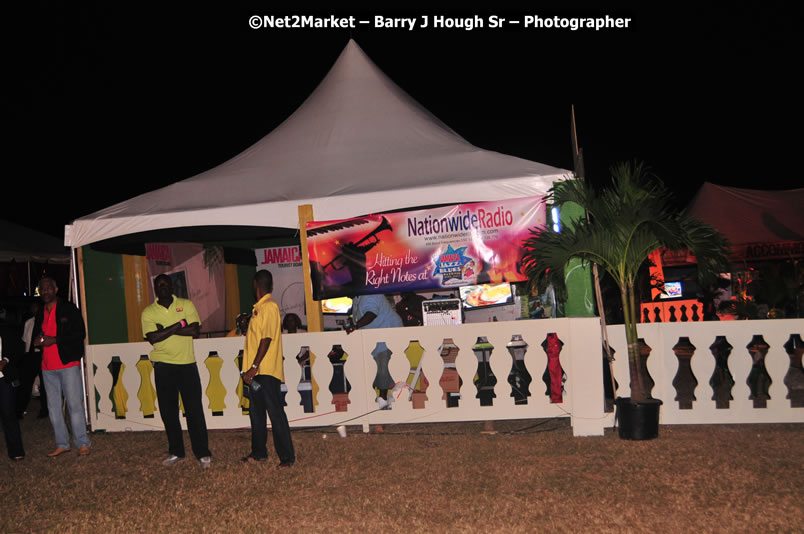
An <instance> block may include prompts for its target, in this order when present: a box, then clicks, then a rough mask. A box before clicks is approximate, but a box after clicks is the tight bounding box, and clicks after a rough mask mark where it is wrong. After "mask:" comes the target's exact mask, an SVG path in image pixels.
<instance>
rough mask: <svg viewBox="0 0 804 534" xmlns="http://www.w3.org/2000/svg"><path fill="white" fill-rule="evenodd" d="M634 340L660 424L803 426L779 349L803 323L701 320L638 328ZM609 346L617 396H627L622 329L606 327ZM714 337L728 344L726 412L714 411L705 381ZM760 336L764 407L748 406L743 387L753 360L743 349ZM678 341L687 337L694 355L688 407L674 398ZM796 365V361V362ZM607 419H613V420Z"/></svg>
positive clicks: (803, 332)
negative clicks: (645, 352) (641, 351)
mask: <svg viewBox="0 0 804 534" xmlns="http://www.w3.org/2000/svg"><path fill="white" fill-rule="evenodd" d="M638 331H639V336H640V337H641V338H642V339H644V340H645V343H646V344H647V345H648V346H649V347H651V352H650V356H649V357H648V360H647V362H648V371H649V373H650V375H651V377H652V378H653V380H654V382H655V383H656V385H655V386H654V388H653V397H654V398H657V399H661V400H662V401H663V405H662V408H661V410H660V415H659V423H660V424H665V425H669V424H712V423H783V422H804V407H800V408H793V407H791V402H790V399H788V398H786V397H787V395H788V388H787V386H786V385H785V383H784V379H785V376H786V375H787V373H788V370H789V368H790V357H789V356H788V354H787V352H786V351H785V348H784V345H785V343H787V342H788V340H789V339H790V336H791V334H799V335H802V336H804V319H775V320H761V321H707V322H697V323H692V322H690V323H652V324H640V325H639V326H638ZM608 335H609V342H610V343H611V346H612V348H614V350H615V351H616V353H615V362H614V375H615V377H616V379H617V381H618V382H619V389H618V391H617V394H618V396H621V397H627V396H629V375H628V354H627V348H626V342H625V329H624V328H623V326H622V325H615V326H610V327H608ZM718 336H723V337H724V338H725V340H726V341H728V343H729V344H730V345H731V347H732V348H731V353H730V355H729V357H728V369H729V372H730V373H731V376H732V377H733V379H734V386H733V387H732V388H731V396H732V397H733V400H731V401H729V403H728V404H729V406H728V408H720V409H719V408H717V407H716V402H715V400H713V399H712V397H713V395H714V391H713V388H712V386H711V385H710V383H709V382H710V379H711V378H712V375H713V374H714V371H715V357H714V356H713V354H712V351H711V350H710V347H711V346H712V344H713V343H714V342H715V340H716V339H717V337H718ZM754 336H762V339H763V340H764V341H765V343H767V345H768V346H769V347H768V350H767V355H766V356H765V358H764V363H765V368H766V369H767V373H768V375H769V376H770V379H771V380H772V382H771V384H770V387H769V388H768V395H769V397H770V398H769V399H768V400H767V404H766V407H764V408H760V407H754V401H753V400H752V399H750V396H751V388H750V387H749V384H748V383H747V381H748V378H749V375H751V372H752V366H753V363H754V362H753V360H752V357H751V353H750V352H749V350H748V349H747V348H746V347H747V346H748V345H749V344H750V343H751V342H752V340H753V339H754ZM681 337H688V338H689V341H690V343H692V345H693V346H694V347H695V351H694V353H693V355H692V358H691V360H690V364H691V366H690V367H691V371H692V374H693V375H694V376H695V379H696V380H697V382H698V383H697V386H696V387H695V390H694V396H695V400H693V401H692V407H691V409H681V408H680V407H679V402H678V400H676V397H677V394H678V393H677V391H676V389H675V387H674V386H673V380H674V379H675V378H676V375H677V374H678V372H679V359H678V358H677V357H676V355H675V353H674V352H673V347H674V346H676V344H678V342H679V339H680V338H681ZM799 363H800V362H799ZM796 374H798V377H799V378H798V384H799V387H801V386H804V384H802V382H801V381H802V380H804V376H802V375H804V372H802V371H801V370H800V367H799V369H798V370H794V371H793V373H792V375H793V376H796ZM611 417H612V420H613V416H611Z"/></svg>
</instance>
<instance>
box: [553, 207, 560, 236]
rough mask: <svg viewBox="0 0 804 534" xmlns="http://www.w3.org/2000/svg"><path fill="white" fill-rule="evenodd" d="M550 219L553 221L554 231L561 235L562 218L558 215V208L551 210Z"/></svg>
mask: <svg viewBox="0 0 804 534" xmlns="http://www.w3.org/2000/svg"><path fill="white" fill-rule="evenodd" d="M550 218H551V219H552V220H553V231H554V232H555V233H557V234H558V233H561V216H560V215H559V213H558V206H553V207H552V208H550Z"/></svg>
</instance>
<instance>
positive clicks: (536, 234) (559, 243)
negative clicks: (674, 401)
mask: <svg viewBox="0 0 804 534" xmlns="http://www.w3.org/2000/svg"><path fill="white" fill-rule="evenodd" d="M611 174H612V181H611V185H609V186H608V187H606V188H604V189H603V190H601V191H596V190H595V189H594V188H593V187H592V186H591V185H590V184H589V183H588V182H587V181H585V180H583V179H577V180H569V181H565V182H561V183H560V184H557V185H556V186H555V187H553V188H552V189H551V190H550V193H549V194H548V197H547V199H546V202H548V203H551V204H553V205H556V206H559V208H560V206H561V205H563V204H565V203H567V202H574V203H576V204H578V205H580V206H581V207H582V208H584V209H585V210H586V213H587V217H586V218H585V219H579V220H577V221H573V222H572V223H571V224H566V225H564V227H563V228H562V230H561V232H559V233H557V232H553V231H552V230H551V229H546V228H544V229H542V228H540V229H535V230H531V235H530V237H529V238H528V239H527V240H526V241H525V244H524V248H525V253H524V256H523V263H524V265H525V267H526V270H527V273H528V277H529V279H530V281H531V283H533V284H536V285H538V286H540V287H545V286H547V285H549V284H552V285H553V287H554V288H555V290H556V294H557V296H558V297H559V298H561V297H564V298H566V288H565V285H564V266H565V265H567V262H569V261H570V260H571V259H574V258H579V259H581V260H582V261H583V262H591V263H595V264H597V265H598V267H599V268H600V269H603V270H604V271H606V272H607V273H608V274H609V275H610V276H611V277H612V279H613V280H614V281H615V283H616V284H617V286H618V287H619V293H620V300H621V305H622V310H623V317H624V328H625V337H626V340H627V343H628V369H629V375H630V383H631V397H630V398H620V399H618V400H617V414H618V418H619V421H620V436H621V437H624V438H629V439H648V438H652V437H656V435H658V411H659V405H660V404H661V401H660V400H658V399H652V398H650V396H649V394H648V392H647V391H648V390H647V388H646V387H645V384H644V377H645V373H644V369H642V366H643V365H644V362H643V360H642V358H640V354H639V335H638V333H637V323H638V322H639V307H638V302H637V287H638V286H637V284H638V273H639V270H640V266H642V265H643V264H644V263H645V261H646V260H647V259H648V256H649V255H650V254H651V252H653V251H655V250H656V249H659V248H662V247H665V248H668V249H671V250H680V249H689V250H690V252H691V253H692V254H693V255H695V257H696V259H697V262H698V277H699V279H700V281H701V284H702V287H706V286H707V285H708V284H710V283H712V281H713V280H714V278H715V277H716V276H717V273H718V272H724V271H726V270H727V269H728V261H727V257H728V243H727V241H726V239H725V237H723V236H722V235H721V234H720V233H718V232H717V231H716V230H715V229H714V228H712V227H711V226H710V225H708V224H705V223H703V222H701V221H699V220H697V219H693V218H691V217H688V216H686V215H685V214H684V213H683V212H681V211H679V210H677V209H674V208H673V206H672V204H671V194H670V192H669V190H668V189H667V187H666V186H665V185H664V184H663V183H662V182H661V180H659V179H658V178H656V177H655V176H653V175H651V174H648V173H647V172H646V169H645V168H644V166H643V165H642V164H641V163H621V164H618V165H616V166H614V167H613V168H612V169H611ZM595 362H597V360H595ZM643 412H645V413H647V415H645V413H643ZM653 413H655V417H653V416H651V415H650V414H653ZM626 419H628V421H634V422H635V423H636V424H639V423H640V422H643V423H645V424H647V425H653V424H655V426H656V428H655V431H653V430H651V429H645V428H636V429H634V430H633V432H631V431H629V433H630V435H624V433H623V423H624V421H626ZM654 420H655V421H654Z"/></svg>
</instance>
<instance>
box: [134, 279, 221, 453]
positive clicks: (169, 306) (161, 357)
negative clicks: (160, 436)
mask: <svg viewBox="0 0 804 534" xmlns="http://www.w3.org/2000/svg"><path fill="white" fill-rule="evenodd" d="M154 294H155V295H156V302H154V303H153V304H151V305H149V306H148V307H147V308H145V309H144V310H143V311H142V331H143V332H144V333H145V338H146V339H147V340H148V342H149V343H150V344H151V345H153V346H154V350H153V351H151V361H152V362H153V364H154V381H155V382H156V396H157V399H159V414H160V416H161V417H162V423H164V425H165V432H166V433H167V438H168V457H167V458H166V459H165V460H163V461H162V464H163V465H166V466H171V465H174V464H176V463H178V462H180V461H182V460H184V438H183V436H182V429H181V423H180V422H179V395H181V400H182V402H183V403H184V413H185V414H186V416H187V430H188V431H189V434H190V444H191V446H192V449H193V454H194V455H195V457H196V458H198V461H199V462H200V463H201V467H203V468H208V467H210V466H211V465H212V453H211V452H209V442H208V437H207V422H206V419H205V418H204V407H203V405H202V403H201V376H200V375H199V374H198V367H197V366H196V362H195V353H194V352H193V338H194V337H195V336H197V335H198V333H199V332H200V330H201V319H200V318H199V317H198V312H197V311H196V309H195V306H194V305H193V303H192V301H190V300H189V299H182V298H179V297H177V296H176V295H174V294H173V282H172V281H171V279H170V277H169V276H168V275H166V274H160V275H159V276H157V277H156V278H155V279H154Z"/></svg>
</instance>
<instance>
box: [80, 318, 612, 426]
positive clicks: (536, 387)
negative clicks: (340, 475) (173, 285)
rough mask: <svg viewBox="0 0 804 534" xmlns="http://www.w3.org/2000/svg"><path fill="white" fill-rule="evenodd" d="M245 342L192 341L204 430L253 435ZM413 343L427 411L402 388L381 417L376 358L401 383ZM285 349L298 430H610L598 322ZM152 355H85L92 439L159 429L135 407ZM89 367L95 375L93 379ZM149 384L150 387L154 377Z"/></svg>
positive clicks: (398, 334)
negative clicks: (117, 383)
mask: <svg viewBox="0 0 804 534" xmlns="http://www.w3.org/2000/svg"><path fill="white" fill-rule="evenodd" d="M548 333H556V334H557V336H558V338H559V339H560V340H561V341H562V342H563V343H564V345H563V347H562V350H561V353H560V362H561V365H562V366H563V369H564V372H565V373H566V375H567V381H566V383H565V384H564V387H565V389H566V391H565V393H564V395H563V399H562V402H561V403H551V402H550V397H549V396H546V395H545V390H546V386H545V383H544V382H543V381H542V374H543V373H544V371H545V369H546V367H547V355H546V353H545V350H544V349H543V348H542V346H541V345H542V342H543V341H544V340H545V338H546V336H547V334H548ZM513 335H521V336H522V338H523V339H524V340H525V341H526V342H527V343H528V345H529V346H528V348H527V352H526V353H525V359H524V361H525V366H526V368H527V370H528V372H529V374H530V375H531V377H532V381H531V382H530V385H529V391H530V396H529V397H528V398H527V404H515V400H514V398H513V397H512V396H511V392H512V387H511V385H510V384H509V383H508V375H509V372H510V371H511V367H512V362H513V358H512V356H511V355H510V354H509V351H508V350H507V349H506V345H507V344H508V343H509V342H510V341H511V339H512V336H513ZM479 336H485V337H486V338H487V339H488V341H489V343H491V345H493V346H494V349H493V351H492V353H491V357H490V360H489V364H490V367H491V370H492V371H493V373H494V375H495V376H496V378H497V383H496V385H495V386H494V392H495V395H496V397H495V398H494V399H492V405H491V406H481V405H480V400H479V399H478V398H477V397H476V395H477V393H478V390H477V388H476V387H475V384H474V383H473V378H474V377H475V374H476V373H477V370H478V359H477V358H476V356H475V353H474V352H473V351H472V346H473V345H474V344H475V342H476V341H477V338H478V337H479ZM445 339H452V340H453V342H454V343H455V344H456V345H457V346H458V348H459V352H458V356H457V359H456V360H455V367H456V369H457V371H458V373H459V375H460V377H461V378H462V380H463V384H462V386H461V388H460V393H461V398H460V400H459V401H458V406H457V407H449V408H448V407H447V401H446V400H444V399H442V394H443V392H442V389H441V387H440V386H439V379H440V377H441V375H442V373H443V371H444V360H443V359H442V358H441V355H440V350H439V349H440V346H441V345H442V343H443V342H444V340H445ZM243 340H244V338H242V337H240V338H216V339H199V340H196V341H195V355H196V360H197V361H198V369H199V372H200V374H201V383H202V387H203V389H204V390H205V391H206V393H205V395H204V398H203V403H204V406H205V408H206V420H207V426H208V427H209V428H211V429H216V428H247V427H249V419H248V416H247V415H244V414H243V410H242V409H241V408H240V398H239V397H238V395H237V392H236V388H237V385H238V383H239V380H240V376H239V373H238V369H237V366H236V364H235V358H236V357H237V355H238V352H239V351H240V350H241V349H242V347H243ZM414 340H416V341H418V342H419V344H420V345H421V347H422V348H423V349H424V353H423V355H422V359H421V362H422V372H423V374H424V376H425V377H426V378H427V380H428V381H429V387H428V388H427V390H426V396H427V400H426V401H425V403H424V407H423V408H421V409H414V407H413V405H412V402H411V400H410V389H409V388H407V387H402V388H401V389H398V390H396V391H393V392H391V393H389V396H390V397H393V398H394V402H393V403H392V404H391V409H385V410H378V403H377V402H376V399H377V393H376V392H375V390H374V388H373V387H372V383H373V382H374V378H375V375H376V372H377V365H376V363H375V361H374V359H373V357H372V351H373V350H374V349H375V347H376V345H377V343H378V342H385V343H386V345H387V347H388V348H389V349H390V350H391V352H392V355H391V358H390V361H389V364H388V368H389V371H390V374H391V376H392V378H393V380H394V381H397V382H402V383H404V382H405V381H406V380H407V379H408V375H409V373H410V371H411V364H410V362H409V361H408V359H407V357H406V355H405V350H406V349H407V348H408V346H409V345H410V343H411V341H414ZM333 345H341V346H342V348H343V350H344V351H345V352H346V354H347V355H348V357H347V358H346V362H345V365H344V372H345V376H346V379H347V380H348V381H349V383H350V384H351V391H350V392H349V395H348V398H349V404H348V405H346V411H336V407H335V405H334V404H333V403H332V402H333V395H332V393H330V390H329V387H328V386H329V383H330V380H331V379H332V376H333V365H332V363H331V362H330V361H329V360H328V358H327V354H328V353H329V352H330V351H331V350H332V347H333ZM304 346H306V347H309V349H310V351H311V352H312V353H313V354H314V361H313V363H312V366H311V370H312V378H313V381H314V382H315V384H316V386H317V388H316V390H315V391H314V394H315V400H316V405H315V406H314V411H313V412H312V413H310V412H305V411H304V407H303V406H302V404H301V402H302V397H301V394H300V392H299V391H297V387H298V385H299V382H300V381H301V376H302V368H301V367H300V366H299V364H298V363H297V361H296V355H297V354H298V353H299V352H300V350H301V348H302V347H304ZM283 349H284V355H285V367H284V369H285V384H286V385H287V389H288V392H287V395H286V402H287V406H286V412H287V414H288V419H289V420H290V421H291V426H293V427H310V426H324V425H339V424H342V423H344V422H347V424H362V425H364V429H367V425H370V424H391V423H422V422H448V421H492V420H503V419H529V418H545V417H571V421H572V426H573V432H574V433H575V435H602V434H603V428H604V423H605V421H606V420H607V416H606V414H605V413H604V411H603V386H602V364H601V356H600V326H599V322H598V320H597V319H596V318H582V319H544V320H533V321H511V322H491V323H476V324H465V325H460V326H443V327H416V328H393V329H377V330H358V331H356V332H354V333H352V334H350V335H346V334H345V333H344V332H323V333H304V334H292V335H284V336H283ZM150 350H151V346H150V345H149V344H147V343H125V344H114V345H91V346H89V347H88V349H87V363H88V365H87V367H88V369H89V370H90V371H89V373H88V377H87V378H88V390H89V391H90V392H91V393H90V397H91V398H93V397H94V396H95V392H97V395H99V396H100V400H99V401H98V403H97V407H98V409H97V411H96V410H95V409H94V407H95V404H94V402H93V404H92V409H91V412H92V413H93V414H94V417H93V418H91V419H92V420H91V425H92V428H93V430H98V429H104V430H106V431H125V430H154V429H161V428H162V421H161V419H160V417H159V413H158V411H157V413H156V414H154V415H153V416H152V417H150V418H149V417H146V416H145V414H144V413H143V411H142V408H141V403H140V400H139V398H138V392H139V390H140V387H141V386H142V385H143V384H142V383H141V375H140V373H139V372H138V370H137V369H136V367H135V366H136V364H137V362H138V361H139V359H140V357H141V356H142V355H147V354H148V353H149V352H150ZM211 352H216V353H217V355H218V356H219V357H220V358H221V359H222V366H221V370H220V380H221V382H222V384H223V388H224V389H225V390H226V391H225V396H224V397H223V405H224V407H223V409H222V413H220V415H213V409H214V408H215V406H211V401H212V399H211V398H210V395H212V396H213V397H214V392H213V391H210V390H209V389H208V386H209V384H210V378H211V377H210V372H209V368H208V367H207V365H206V364H205V363H206V362H205V360H206V359H207V358H208V357H209V354H210V353H211ZM114 357H118V358H119V360H120V362H121V363H122V364H123V365H124V366H125V368H124V370H123V372H122V373H120V374H119V375H118V376H119V378H118V380H121V381H122V387H123V388H124V389H125V391H126V393H127V399H126V398H125V394H123V393H121V392H120V390H119V388H118V400H117V404H120V405H121V407H122V404H125V410H123V409H119V410H117V413H115V410H114V405H113V403H112V400H111V398H110V393H111V392H112V385H113V375H112V371H111V370H110V368H109V365H110V362H112V359H113V358H114ZM93 364H94V365H95V366H97V370H96V372H94V373H93V372H92V369H93ZM213 369H214V367H213ZM213 372H214V371H213ZM150 380H151V383H153V376H152V375H151V377H150ZM123 401H125V402H123ZM213 404H214V403H213ZM157 410H158V403H157ZM123 412H124V413H123ZM121 416H122V418H121Z"/></svg>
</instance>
